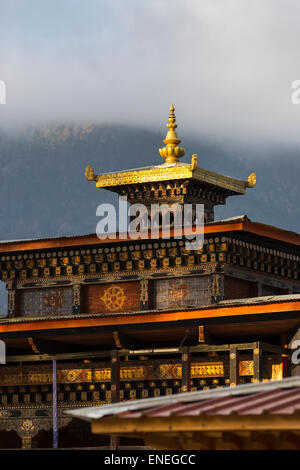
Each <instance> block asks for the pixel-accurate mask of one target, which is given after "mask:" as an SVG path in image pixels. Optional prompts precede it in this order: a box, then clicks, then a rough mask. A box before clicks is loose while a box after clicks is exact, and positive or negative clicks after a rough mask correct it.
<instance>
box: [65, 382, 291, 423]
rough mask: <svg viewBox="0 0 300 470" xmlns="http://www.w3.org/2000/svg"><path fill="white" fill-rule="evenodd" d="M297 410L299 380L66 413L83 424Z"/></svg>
mask: <svg viewBox="0 0 300 470" xmlns="http://www.w3.org/2000/svg"><path fill="white" fill-rule="evenodd" d="M298 410H300V377H292V378H287V379H283V380H277V381H269V382H260V383H258V384H246V385H238V386H236V387H231V388H223V389H214V390H209V391H199V392H188V393H180V394H177V395H171V396H170V395H168V396H164V397H157V398H146V399H142V400H136V401H128V402H121V403H116V404H113V405H103V406H98V407H97V406H95V407H89V408H85V409H79V410H70V411H67V412H66V413H68V414H70V415H72V416H74V417H77V418H82V419H85V420H91V419H100V418H105V417H108V416H115V417H117V418H120V419H123V418H141V417H143V416H145V417H147V416H148V417H160V418H166V417H168V416H171V415H173V416H174V415H175V416H199V415H201V414H205V415H230V414H239V415H260V414H263V413H269V414H292V413H294V412H295V411H298Z"/></svg>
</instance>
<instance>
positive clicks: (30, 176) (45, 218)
mask: <svg viewBox="0 0 300 470" xmlns="http://www.w3.org/2000/svg"><path fill="white" fill-rule="evenodd" d="M163 137H164V136H163V134H162V133H159V132H155V131H146V130H143V129H138V128H126V127H121V126H119V127H118V126H109V125H107V126H93V125H86V126H75V125H74V126H73V125H69V124H68V125H66V124H61V125H55V126H54V125H52V126H47V127H44V128H41V129H34V130H32V131H31V132H28V133H27V134H25V135H23V136H18V137H15V138H13V137H10V136H8V135H4V134H0V165H1V166H0V168H1V186H0V192H1V201H2V204H1V209H0V216H1V222H2V223H1V226H0V239H2V240H4V239H20V238H30V237H47V236H60V235H71V234H84V233H91V232H94V231H95V227H96V223H97V218H96V215H95V214H96V208H97V206H98V204H100V203H102V202H114V203H116V202H117V197H116V196H115V195H114V194H111V193H110V192H109V191H105V190H99V189H96V187H95V184H94V183H92V182H88V181H86V179H85V177H84V171H85V167H86V165H87V164H90V165H92V166H93V167H94V169H95V172H96V173H101V172H108V171H115V170H118V169H126V168H136V167H139V166H144V165H151V164H159V163H161V162H162V159H161V157H160V155H159V154H158V148H159V147H161V146H162V139H163ZM181 137H182V141H183V145H184V146H185V148H186V151H187V152H186V156H185V157H184V159H183V161H190V159H191V155H192V154H193V153H197V154H198V165H199V166H201V167H203V168H206V169H209V170H212V171H217V172H219V173H223V174H226V175H228V176H234V177H237V178H241V179H246V178H247V176H248V175H249V174H250V173H251V172H252V171H255V172H256V174H257V186H256V187H255V188H253V189H249V190H248V191H247V194H246V195H245V196H236V197H232V198H229V199H228V202H227V204H226V206H220V207H218V208H217V210H216V218H222V217H230V216H233V215H239V214H244V213H247V214H248V216H249V217H250V218H252V219H254V220H258V221H261V222H264V223H268V224H272V225H278V226H280V227H283V228H287V229H290V230H295V231H299V232H300V208H299V204H298V179H299V174H300V160H299V156H298V152H297V151H296V150H294V149H289V150H287V149H282V150H280V149H276V154H275V153H274V150H270V149H267V148H266V147H264V149H258V148H256V150H255V151H253V149H252V150H251V151H250V150H249V149H247V148H246V149H244V150H243V151H242V152H241V151H240V150H238V149H234V148H229V146H225V145H223V144H220V143H215V142H207V141H203V140H201V139H195V138H189V137H188V136H181Z"/></svg>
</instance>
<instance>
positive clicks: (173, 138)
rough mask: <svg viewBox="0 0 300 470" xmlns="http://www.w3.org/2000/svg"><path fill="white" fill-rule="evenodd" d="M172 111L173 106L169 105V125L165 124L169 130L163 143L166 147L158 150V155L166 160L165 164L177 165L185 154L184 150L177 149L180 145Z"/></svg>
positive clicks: (181, 148)
mask: <svg viewBox="0 0 300 470" xmlns="http://www.w3.org/2000/svg"><path fill="white" fill-rule="evenodd" d="M174 111H175V108H174V105H173V104H171V106H170V115H169V123H168V124H167V128H168V129H169V130H168V132H167V135H166V138H165V140H164V141H163V142H164V144H165V145H166V146H165V147H163V148H162V149H159V153H160V155H161V156H162V157H164V158H165V159H166V163H177V162H179V158H181V157H183V155H184V154H185V150H184V148H183V147H178V144H180V142H181V140H180V139H178V135H177V132H176V130H175V129H176V127H177V124H176V116H175V112H174Z"/></svg>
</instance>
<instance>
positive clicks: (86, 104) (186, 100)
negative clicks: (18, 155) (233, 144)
mask: <svg viewBox="0 0 300 470" xmlns="http://www.w3.org/2000/svg"><path fill="white" fill-rule="evenodd" d="M299 24H300V2H299V0H251V1H249V0H151V1H150V0H0V80H4V81H5V83H6V86H7V98H6V99H7V104H6V105H0V126H1V125H14V126H16V125H20V124H21V125H27V124H28V123H33V124H35V123H40V122H43V121H53V120H70V119H71V120H83V121H87V120H88V121H89V120H97V121H99V122H118V123H129V124H138V125H142V126H150V127H155V128H161V126H162V124H164V123H165V121H166V118H167V115H168V108H169V104H170V102H174V103H175V106H176V113H177V118H178V121H179V125H180V127H181V129H183V130H184V132H188V131H191V132H193V133H197V134H198V135H201V136H202V135H205V136H210V137H215V136H218V137H220V136H221V137H223V136H225V137H229V138H233V139H242V140H248V141H249V140H251V141H252V142H253V141H260V140H265V141H273V142H277V141H282V142H296V143H299V144H300V104H299V105H294V104H292V102H291V93H292V90H291V83H292V82H293V80H296V79H299V80H300V27H299Z"/></svg>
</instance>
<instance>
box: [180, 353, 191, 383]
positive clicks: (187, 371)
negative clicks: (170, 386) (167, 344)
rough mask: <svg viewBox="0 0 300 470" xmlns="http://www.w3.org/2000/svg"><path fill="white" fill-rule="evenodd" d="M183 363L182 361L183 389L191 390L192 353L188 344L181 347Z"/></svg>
mask: <svg viewBox="0 0 300 470" xmlns="http://www.w3.org/2000/svg"><path fill="white" fill-rule="evenodd" d="M181 351H182V353H181V363H182V377H181V391H182V392H190V391H191V353H190V351H189V347H188V346H182V348H181Z"/></svg>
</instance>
